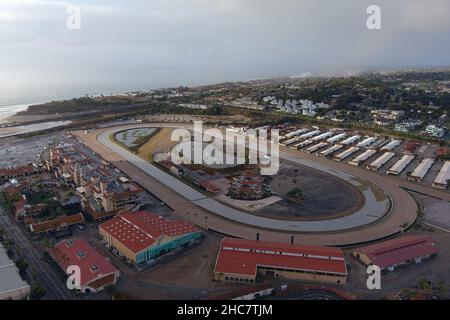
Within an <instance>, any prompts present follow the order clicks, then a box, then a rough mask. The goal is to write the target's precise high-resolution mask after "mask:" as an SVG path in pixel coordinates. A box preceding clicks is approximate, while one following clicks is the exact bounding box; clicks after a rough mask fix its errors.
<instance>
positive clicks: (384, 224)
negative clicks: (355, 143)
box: [74, 124, 417, 246]
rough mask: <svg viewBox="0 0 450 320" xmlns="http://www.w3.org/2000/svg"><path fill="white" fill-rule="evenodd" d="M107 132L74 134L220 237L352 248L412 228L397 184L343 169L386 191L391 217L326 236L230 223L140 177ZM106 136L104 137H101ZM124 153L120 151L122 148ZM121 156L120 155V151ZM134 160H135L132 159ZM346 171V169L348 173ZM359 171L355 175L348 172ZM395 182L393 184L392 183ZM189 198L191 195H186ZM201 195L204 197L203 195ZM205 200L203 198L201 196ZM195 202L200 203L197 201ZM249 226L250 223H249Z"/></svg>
mask: <svg viewBox="0 0 450 320" xmlns="http://www.w3.org/2000/svg"><path fill="white" fill-rule="evenodd" d="M146 126H147V127H163V126H174V125H173V124H172V125H167V124H151V125H149V124H147V125H139V126H125V127H117V128H115V130H123V129H126V128H133V127H146ZM106 131H108V132H109V131H110V129H108V130H97V131H94V132H91V133H89V134H87V135H85V134H83V133H82V132H74V134H75V135H76V136H77V137H78V138H79V139H80V140H82V141H83V142H84V143H85V144H86V145H87V146H89V147H90V148H91V149H93V150H94V151H96V152H97V153H99V154H100V155H101V156H102V157H103V158H105V159H106V160H108V161H110V162H111V163H113V164H114V165H116V166H117V167H118V168H119V169H120V170H122V171H123V172H125V173H126V174H128V175H129V176H130V177H131V178H132V179H134V180H136V182H138V183H139V184H141V185H142V186H143V187H144V188H146V189H147V190H148V191H149V192H151V193H152V194H154V195H155V196H156V197H158V198H159V199H161V200H162V201H164V202H165V203H167V204H168V205H169V206H171V207H172V208H173V209H174V210H176V211H178V212H179V213H181V214H183V215H184V216H185V217H186V218H188V219H190V220H191V221H193V222H195V223H197V224H198V225H200V226H203V227H205V228H210V229H214V230H216V231H218V232H221V233H223V234H227V235H232V236H236V237H241V238H247V239H256V238H257V237H259V239H261V240H268V241H280V242H291V241H293V242H294V243H311V244H322V245H334V246H347V245H354V244H358V243H364V242H369V241H374V240H377V239H382V238H385V237H386V236H390V235H394V234H397V233H399V232H402V230H404V229H405V227H406V226H409V225H411V224H412V223H413V222H414V220H415V218H416V212H417V204H416V202H415V201H414V199H413V198H412V197H411V196H410V195H409V194H408V193H407V192H406V191H405V190H403V189H402V188H400V187H399V184H398V181H395V180H392V179H389V178H386V177H382V176H380V175H377V174H375V173H373V172H369V171H366V170H363V169H360V168H348V167H349V166H348V167H347V168H344V170H341V171H342V172H350V173H351V174H354V175H356V176H357V177H360V178H361V179H364V180H366V181H371V182H373V183H374V184H376V185H378V186H379V187H381V188H382V189H383V190H385V191H386V192H387V193H388V194H389V195H390V196H391V198H392V201H393V206H392V211H391V214H390V215H389V216H388V217H386V218H385V219H383V220H382V221H380V222H378V223H376V224H372V225H370V226H367V227H365V228H364V230H361V229H360V230H350V231H345V232H327V233H302V232H292V231H291V232H286V231H279V230H278V231H276V230H272V229H268V228H261V227H259V228H258V227H255V226H254V225H252V224H245V223H241V222H237V221H233V220H230V219H228V218H225V217H223V216H218V215H216V214H213V213H212V212H211V211H210V210H209V208H206V209H205V208H201V207H199V206H198V205H197V203H194V202H192V201H190V200H188V199H187V198H186V197H185V196H184V195H182V194H180V193H179V192H177V191H174V190H173V189H171V188H170V187H168V186H166V185H164V184H163V183H161V181H160V180H158V179H155V178H154V177H152V176H151V175H146V174H143V172H142V170H141V169H139V167H137V166H136V165H135V163H134V162H133V163H131V162H129V161H127V160H125V158H126V157H127V156H126V154H124V155H125V157H122V156H121V155H120V154H119V153H116V150H111V149H109V146H105V145H103V144H102V143H100V142H99V141H98V139H103V138H100V136H101V134H102V133H104V132H106ZM103 137H105V135H104V136H103ZM122 150H123V149H122ZM282 151H283V152H284V153H288V154H291V155H294V156H296V157H299V158H303V157H304V156H305V154H304V153H302V152H298V151H293V150H290V149H288V148H286V149H282ZM120 153H122V152H120ZM306 160H309V161H314V162H315V161H317V162H320V163H322V165H325V166H330V167H332V168H335V166H339V165H343V164H341V163H337V162H335V161H331V160H326V159H322V158H319V159H318V158H314V159H313V158H311V159H306ZM133 161H134V160H133ZM347 169H349V170H347ZM355 169H358V170H356V171H354V172H351V170H355ZM393 181H394V182H393ZM189 196H190V195H189ZM202 196H203V195H202ZM203 197H204V196H203ZM196 201H203V199H201V200H196ZM250 223H251V222H250Z"/></svg>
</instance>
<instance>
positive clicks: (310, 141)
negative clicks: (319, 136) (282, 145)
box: [294, 140, 314, 149]
mask: <svg viewBox="0 0 450 320" xmlns="http://www.w3.org/2000/svg"><path fill="white" fill-rule="evenodd" d="M313 142H314V141H312V140H305V141H303V142H300V143H297V144H296V145H294V147H296V148H297V149H301V148H304V147H306V146H309V145H310V144H312V143H313Z"/></svg>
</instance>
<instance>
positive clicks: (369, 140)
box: [356, 137, 377, 148]
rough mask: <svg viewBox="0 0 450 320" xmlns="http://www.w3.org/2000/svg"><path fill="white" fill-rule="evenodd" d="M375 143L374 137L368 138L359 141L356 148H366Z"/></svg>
mask: <svg viewBox="0 0 450 320" xmlns="http://www.w3.org/2000/svg"><path fill="white" fill-rule="evenodd" d="M375 141H377V138H375V137H369V138H366V139H364V140H363V141H361V142H360V143H358V144H357V145H356V146H357V147H358V148H367V147H368V146H370V145H371V144H372V143H374V142H375Z"/></svg>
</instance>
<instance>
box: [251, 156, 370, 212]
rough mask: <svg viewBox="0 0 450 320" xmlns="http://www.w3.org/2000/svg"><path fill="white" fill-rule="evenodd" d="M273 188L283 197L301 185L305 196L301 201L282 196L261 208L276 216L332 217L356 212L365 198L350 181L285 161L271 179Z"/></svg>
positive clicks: (262, 210) (300, 187)
mask: <svg viewBox="0 0 450 320" xmlns="http://www.w3.org/2000/svg"><path fill="white" fill-rule="evenodd" d="M270 185H271V188H272V191H274V192H275V193H276V194H277V195H279V196H280V197H285V196H286V194H287V193H288V192H289V191H291V190H293V189H295V188H298V189H300V190H301V192H302V196H303V200H301V201H299V202H298V203H293V202H290V201H289V200H287V199H283V200H282V201H279V202H277V203H275V204H272V205H270V206H267V207H265V208H264V209H261V210H259V211H258V214H262V215H269V216H276V217H277V218H308V217H310V218H314V219H320V218H321V217H323V218H327V219H329V218H330V217H331V216H337V215H339V216H343V215H346V214H349V213H351V212H354V211H355V210H357V209H358V208H359V207H360V206H361V205H362V204H363V200H362V199H360V198H361V197H360V196H358V191H357V190H356V189H355V188H353V187H352V186H351V185H350V184H347V183H345V182H343V181H340V180H338V179H335V178H333V177H331V176H328V175H325V174H321V173H319V172H317V171H314V170H310V169H307V168H305V167H302V166H292V165H288V164H282V166H281V168H280V171H279V173H278V175H277V176H275V177H274V179H273V181H272V182H271V184H270Z"/></svg>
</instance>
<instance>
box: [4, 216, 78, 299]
mask: <svg viewBox="0 0 450 320" xmlns="http://www.w3.org/2000/svg"><path fill="white" fill-rule="evenodd" d="M0 226H2V227H3V228H4V229H5V230H6V232H7V234H8V235H9V236H10V237H11V238H12V240H14V242H15V243H16V244H17V245H18V246H19V247H20V248H21V253H22V255H23V256H24V258H25V260H26V261H27V262H28V265H29V267H30V268H33V269H34V270H36V273H37V277H38V282H39V283H40V284H41V285H42V286H43V287H44V288H45V290H46V291H47V296H46V299H51V300H67V299H71V298H72V297H71V295H70V294H69V293H68V292H67V290H68V289H67V288H66V287H65V286H64V284H63V283H62V282H61V280H60V279H59V278H58V276H57V275H56V274H55V272H54V271H53V270H51V267H50V266H49V265H48V264H47V263H46V262H45V261H43V257H42V254H41V253H40V252H41V249H40V248H37V247H36V246H34V245H33V244H32V243H31V241H30V240H29V239H28V238H27V236H26V235H24V232H23V230H22V229H21V228H20V227H19V226H18V225H17V223H16V222H15V221H13V219H12V217H10V216H9V215H8V214H7V213H6V212H5V210H3V208H0Z"/></svg>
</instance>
